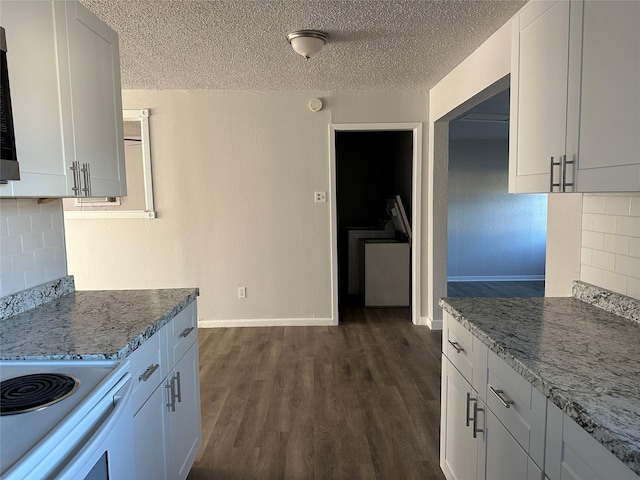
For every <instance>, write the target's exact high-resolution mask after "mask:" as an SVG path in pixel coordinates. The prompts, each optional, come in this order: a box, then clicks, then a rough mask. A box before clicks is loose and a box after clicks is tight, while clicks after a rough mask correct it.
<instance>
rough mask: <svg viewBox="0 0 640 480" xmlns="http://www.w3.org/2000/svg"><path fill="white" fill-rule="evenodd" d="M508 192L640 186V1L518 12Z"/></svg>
mask: <svg viewBox="0 0 640 480" xmlns="http://www.w3.org/2000/svg"><path fill="white" fill-rule="evenodd" d="M509 191H510V192H515V193H544V192H624V191H640V2H635V1H634V2H627V1H604V0H596V1H588V2H583V0H572V1H568V0H561V1H545V0H542V1H535V0H534V1H531V2H529V3H528V4H527V5H525V7H523V8H522V10H521V11H520V12H519V14H518V15H516V16H515V17H514V22H513V37H512V71H511V130H510V159H509Z"/></svg>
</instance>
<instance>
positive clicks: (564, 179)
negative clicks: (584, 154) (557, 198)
mask: <svg viewBox="0 0 640 480" xmlns="http://www.w3.org/2000/svg"><path fill="white" fill-rule="evenodd" d="M567 165H573V160H569V161H567V156H566V155H563V156H562V191H563V192H566V191H567V187H573V182H571V183H567Z"/></svg>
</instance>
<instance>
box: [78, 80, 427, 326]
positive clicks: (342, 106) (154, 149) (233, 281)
mask: <svg viewBox="0 0 640 480" xmlns="http://www.w3.org/2000/svg"><path fill="white" fill-rule="evenodd" d="M314 97H321V98H323V100H324V102H325V108H324V109H323V110H322V111H320V112H319V113H312V112H311V111H310V110H309V109H308V102H309V100H310V99H312V98H314ZM123 105H124V107H125V108H149V109H150V110H151V115H150V137H151V155H152V164H153V180H154V192H155V200H156V209H157V211H158V216H159V218H158V219H155V220H145V219H95V220H94V219H82V220H80V219H67V220H66V234H67V247H68V248H67V250H68V263H69V273H70V274H72V275H74V276H75V283H76V288H77V289H79V290H82V289H98V288H100V289H120V288H162V287H184V286H197V287H200V295H201V296H200V299H199V306H198V311H199V315H200V319H201V320H203V321H204V322H203V323H204V324H215V325H237V324H243V325H250V324H258V325H259V324H277V323H285V324H312V323H322V324H327V323H330V322H331V320H332V319H331V316H332V285H331V231H330V225H331V224H330V205H329V203H325V204H322V203H314V202H313V192H314V191H329V190H330V171H329V165H330V164H329V125H330V124H331V123H367V122H426V120H427V118H428V117H427V102H426V94H405V93H401V92H378V93H341V92H337V93H326V92H325V93H321V92H311V93H303V92H237V91H235V92H233V91H125V92H124V94H123ZM239 286H246V287H247V298H246V299H244V300H240V299H238V298H237V288H238V287H239Z"/></svg>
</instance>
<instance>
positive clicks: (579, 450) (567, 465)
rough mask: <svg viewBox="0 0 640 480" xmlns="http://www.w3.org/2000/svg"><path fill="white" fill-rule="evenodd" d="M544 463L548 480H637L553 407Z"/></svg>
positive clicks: (549, 413)
mask: <svg viewBox="0 0 640 480" xmlns="http://www.w3.org/2000/svg"><path fill="white" fill-rule="evenodd" d="M545 461H546V464H545V475H546V476H547V477H548V478H549V480H592V479H616V480H638V475H636V474H635V473H634V472H633V471H632V470H631V469H630V468H629V467H627V466H626V465H625V464H624V463H622V462H621V461H620V460H619V459H618V458H617V457H616V456H615V455H613V454H612V453H611V452H610V451H609V450H607V449H606V448H605V447H604V446H603V445H602V444H601V443H599V442H598V441H596V439H595V438H593V437H592V436H591V435H589V434H588V433H587V432H586V431H585V430H584V429H583V428H582V427H580V426H579V425H578V424H577V423H576V422H575V421H574V420H572V419H571V418H569V416H568V415H567V414H566V413H563V412H562V411H561V410H560V409H559V408H558V407H556V406H555V405H553V404H551V403H549V409H548V416H547V446H546V454H545Z"/></svg>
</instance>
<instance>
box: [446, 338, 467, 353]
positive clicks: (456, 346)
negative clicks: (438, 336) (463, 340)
mask: <svg viewBox="0 0 640 480" xmlns="http://www.w3.org/2000/svg"><path fill="white" fill-rule="evenodd" d="M447 342H449V345H451V346H452V347H453V348H454V349H455V351H456V352H458V353H460V352H464V348H462V347H461V346H460V344H459V343H458V342H452V341H451V340H447Z"/></svg>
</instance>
